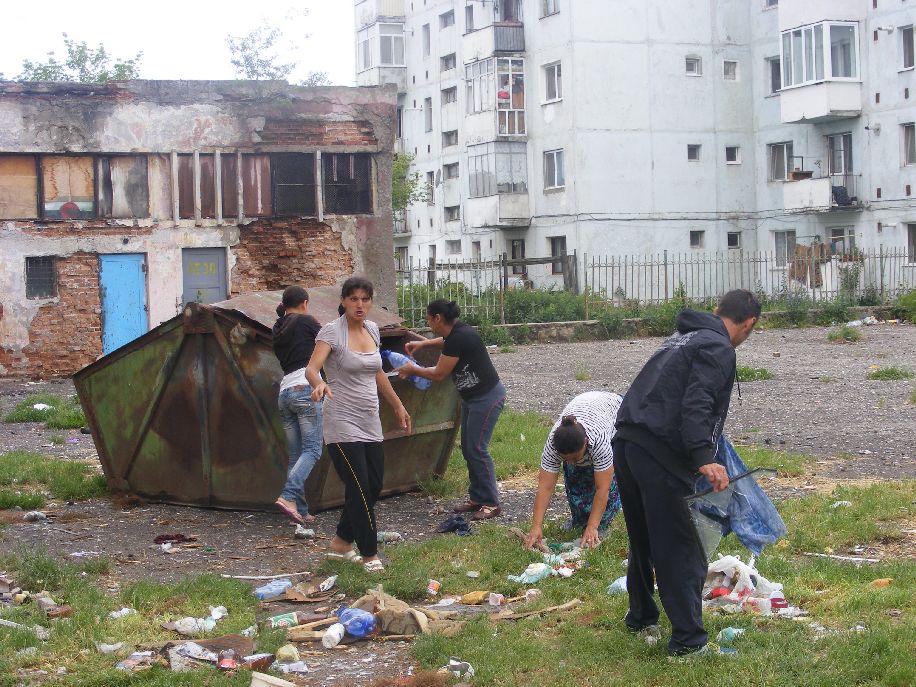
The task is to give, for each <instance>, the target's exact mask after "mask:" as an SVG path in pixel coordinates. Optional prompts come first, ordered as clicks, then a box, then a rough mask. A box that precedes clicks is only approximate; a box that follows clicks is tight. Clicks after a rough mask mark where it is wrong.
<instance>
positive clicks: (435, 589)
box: [426, 580, 442, 596]
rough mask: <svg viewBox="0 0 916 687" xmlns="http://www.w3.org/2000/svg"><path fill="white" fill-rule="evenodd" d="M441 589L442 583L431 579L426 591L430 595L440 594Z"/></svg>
mask: <svg viewBox="0 0 916 687" xmlns="http://www.w3.org/2000/svg"><path fill="white" fill-rule="evenodd" d="M440 589H442V583H441V582H439V580H430V581H429V582H427V583H426V593H427V594H429V595H430V596H435V595H436V594H438V593H439V590H440Z"/></svg>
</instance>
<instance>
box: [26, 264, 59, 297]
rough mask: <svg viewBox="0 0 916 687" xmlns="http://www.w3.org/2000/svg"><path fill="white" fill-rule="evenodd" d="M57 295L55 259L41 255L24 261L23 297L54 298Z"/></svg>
mask: <svg viewBox="0 0 916 687" xmlns="http://www.w3.org/2000/svg"><path fill="white" fill-rule="evenodd" d="M56 295H57V269H56V265H55V258H54V256H51V255H43V256H40V257H35V258H26V259H25V297H26V298H54V296H56Z"/></svg>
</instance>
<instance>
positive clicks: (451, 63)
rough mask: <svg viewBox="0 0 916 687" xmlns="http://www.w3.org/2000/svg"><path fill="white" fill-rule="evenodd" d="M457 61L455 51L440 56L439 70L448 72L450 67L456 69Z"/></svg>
mask: <svg viewBox="0 0 916 687" xmlns="http://www.w3.org/2000/svg"><path fill="white" fill-rule="evenodd" d="M456 64H457V62H456V61H455V53H451V54H450V55H445V56H443V57H440V58H439V71H440V72H447V71H449V70H450V69H454V68H455V65H456Z"/></svg>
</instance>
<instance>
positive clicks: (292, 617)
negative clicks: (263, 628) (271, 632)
mask: <svg viewBox="0 0 916 687" xmlns="http://www.w3.org/2000/svg"><path fill="white" fill-rule="evenodd" d="M310 619H311V620H314V618H312V617H311V616H310V615H309V614H308V613H306V612H304V611H291V612H289V613H281V614H280V615H275V616H272V617H270V618H268V619H267V623H266V625H267V626H268V627H270V628H272V629H277V628H285V627H296V625H304V624H305V623H307V622H309V620H310Z"/></svg>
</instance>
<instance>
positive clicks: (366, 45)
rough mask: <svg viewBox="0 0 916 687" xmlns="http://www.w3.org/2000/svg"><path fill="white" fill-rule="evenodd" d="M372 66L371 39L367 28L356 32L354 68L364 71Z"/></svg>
mask: <svg viewBox="0 0 916 687" xmlns="http://www.w3.org/2000/svg"><path fill="white" fill-rule="evenodd" d="M371 67H372V39H371V38H370V36H369V29H363V30H362V31H359V32H358V33H357V34H356V70H357V71H360V72H362V71H365V70H367V69H369V68H371Z"/></svg>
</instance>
